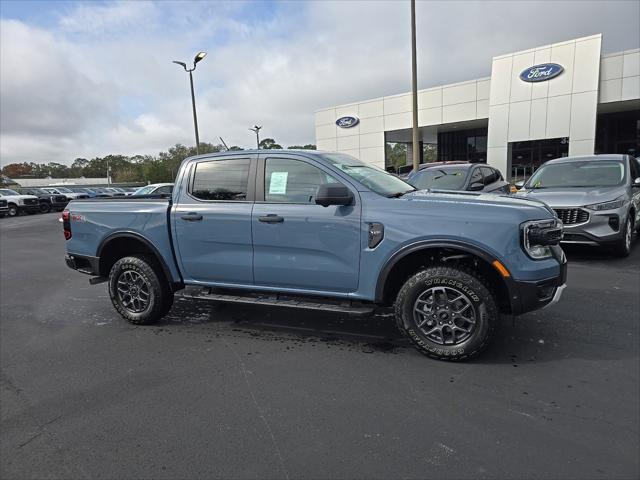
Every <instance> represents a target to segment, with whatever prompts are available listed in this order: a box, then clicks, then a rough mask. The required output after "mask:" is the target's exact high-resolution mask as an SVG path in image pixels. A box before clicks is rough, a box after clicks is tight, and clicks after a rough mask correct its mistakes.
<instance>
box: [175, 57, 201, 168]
mask: <svg viewBox="0 0 640 480" xmlns="http://www.w3.org/2000/svg"><path fill="white" fill-rule="evenodd" d="M206 56H207V52H199V53H198V54H197V55H196V56H195V58H194V59H193V68H191V69H189V68H187V64H186V63H184V62H178V61H177V60H174V61H173V63H177V64H178V65H182V68H184V71H185V72H189V83H190V84H191V106H192V107H193V127H194V128H195V131H196V155H200V136H199V135H198V116H197V115H196V96H195V94H194V93H193V75H192V73H191V72H193V71H194V70H195V69H196V63H198V62H199V61H200V60H202V59H203V58H204V57H206Z"/></svg>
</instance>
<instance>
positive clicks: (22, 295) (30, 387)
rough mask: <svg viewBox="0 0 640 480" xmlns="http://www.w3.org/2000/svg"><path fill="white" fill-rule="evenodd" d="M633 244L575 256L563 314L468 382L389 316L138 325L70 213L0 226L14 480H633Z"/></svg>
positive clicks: (0, 341)
mask: <svg viewBox="0 0 640 480" xmlns="http://www.w3.org/2000/svg"><path fill="white" fill-rule="evenodd" d="M636 243H637V245H636V248H635V249H634V251H633V254H632V256H631V257H630V258H628V259H616V258H613V257H611V256H609V255H607V254H604V253H602V252H600V251H597V250H592V249H575V248H573V249H568V251H567V254H568V257H569V260H570V266H569V279H568V285H569V286H568V288H567V290H565V295H564V297H563V299H562V301H561V302H560V303H559V304H557V305H555V306H553V307H551V308H549V309H546V310H542V311H537V312H533V313H530V314H527V315H524V316H522V317H518V318H517V319H515V321H513V320H512V319H511V318H503V319H502V322H501V325H500V328H499V330H498V332H497V334H496V338H495V340H494V341H493V343H492V344H491V345H490V347H489V348H488V350H487V351H486V352H485V353H484V354H482V355H481V356H480V357H478V358H477V359H476V360H475V361H472V362H468V363H461V364H457V363H445V362H438V361H434V360H431V359H428V358H426V357H424V356H422V355H420V354H419V353H418V352H416V351H415V350H414V349H413V348H412V347H411V346H410V345H409V343H408V342H407V341H406V340H405V339H404V338H402V337H401V336H400V335H399V334H398V332H397V331H396V329H395V327H394V325H393V319H392V317H391V314H390V312H389V311H385V310H381V311H378V312H377V314H376V315H373V316H369V317H364V318H354V317H349V316H345V315H337V314H324V313H320V312H306V311H300V310H286V309H279V308H267V307H251V306H242V305H227V306H215V305H212V304H210V303H208V302H205V301H199V302H194V301H191V300H189V301H187V300H177V301H176V303H175V305H174V307H173V309H172V310H171V312H170V314H169V315H168V316H167V317H166V318H165V319H164V320H163V321H162V322H161V323H159V324H157V325H154V326H133V325H129V324H127V323H126V322H125V321H124V320H122V319H121V318H120V317H119V316H118V315H117V314H116V313H115V311H114V310H113V309H112V307H111V304H110V302H109V299H108V297H107V287H106V285H105V284H101V285H97V286H89V284H88V277H86V276H85V275H82V274H79V273H76V272H73V271H71V270H69V269H68V268H67V267H66V266H65V264H64V260H63V255H64V240H63V238H62V232H61V226H60V224H59V223H58V222H57V215H56V214H48V215H37V216H28V217H20V218H13V219H8V218H5V219H0V267H1V273H0V312H1V318H0V367H1V375H0V381H1V382H0V413H1V418H0V422H1V423H0V477H1V478H45V477H46V478H84V477H96V478H114V477H118V478H142V477H144V478H212V477H220V478H291V479H294V478H425V477H433V478H582V479H587V478H638V476H639V475H640V470H639V466H638V459H639V456H640V443H639V440H638V438H639V436H638V430H639V424H640V403H639V397H640V361H639V360H640V344H639V338H640V337H639V335H640V327H639V325H640V321H639V320H640V241H637V242H636Z"/></svg>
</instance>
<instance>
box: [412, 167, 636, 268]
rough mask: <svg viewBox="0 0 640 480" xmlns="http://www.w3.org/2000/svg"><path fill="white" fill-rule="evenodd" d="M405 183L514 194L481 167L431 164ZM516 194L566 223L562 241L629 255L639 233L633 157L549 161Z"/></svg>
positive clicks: (519, 185)
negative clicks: (635, 236) (599, 247)
mask: <svg viewBox="0 0 640 480" xmlns="http://www.w3.org/2000/svg"><path fill="white" fill-rule="evenodd" d="M406 181H407V182H408V183H410V184H411V185H413V186H414V187H416V188H417V189H419V190H426V189H429V190H431V191H440V190H443V191H451V190H456V191H469V192H491V193H501V194H509V193H510V185H509V184H508V183H507V182H505V181H504V178H503V177H502V174H501V173H500V172H499V171H498V170H496V169H495V168H493V167H490V166H488V165H485V164H478V163H468V162H457V161H452V162H433V163H426V164H423V165H420V168H419V170H418V171H413V172H411V173H410V174H409V175H408V176H407V178H406ZM513 193H514V194H515V195H516V196H519V197H521V198H528V199H536V200H539V201H542V202H544V203H546V204H547V205H549V206H550V207H551V208H552V209H553V210H554V211H555V212H556V215H557V216H558V219H559V220H561V221H562V223H563V226H564V237H563V243H574V244H583V245H593V246H607V247H611V248H612V249H613V250H614V252H615V253H617V254H618V255H620V256H623V257H624V256H627V255H629V253H630V252H631V246H632V241H633V232H634V230H638V229H640V161H639V160H638V159H637V158H635V157H632V156H630V155H590V156H582V157H564V158H558V159H555V160H550V161H548V162H546V163H544V164H543V165H542V166H541V167H540V168H538V170H536V172H535V173H534V174H533V175H532V176H531V177H530V178H529V179H528V180H527V181H520V182H517V183H516V184H515V192H513Z"/></svg>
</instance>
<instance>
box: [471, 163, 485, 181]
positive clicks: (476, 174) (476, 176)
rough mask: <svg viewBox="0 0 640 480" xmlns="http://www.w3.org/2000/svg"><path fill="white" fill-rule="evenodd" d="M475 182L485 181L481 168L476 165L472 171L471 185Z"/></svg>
mask: <svg viewBox="0 0 640 480" xmlns="http://www.w3.org/2000/svg"><path fill="white" fill-rule="evenodd" d="M474 183H483V180H482V171H481V170H480V168H478V167H476V168H474V169H473V171H472V172H471V179H470V180H469V185H473V184H474Z"/></svg>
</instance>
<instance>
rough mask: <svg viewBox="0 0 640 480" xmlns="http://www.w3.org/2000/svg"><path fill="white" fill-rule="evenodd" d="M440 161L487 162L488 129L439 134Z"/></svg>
mask: <svg viewBox="0 0 640 480" xmlns="http://www.w3.org/2000/svg"><path fill="white" fill-rule="evenodd" d="M438 160H439V161H455V160H462V161H468V162H474V163H476V162H481V163H484V162H486V161H487V128H473V129H467V130H452V131H448V132H439V133H438Z"/></svg>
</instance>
